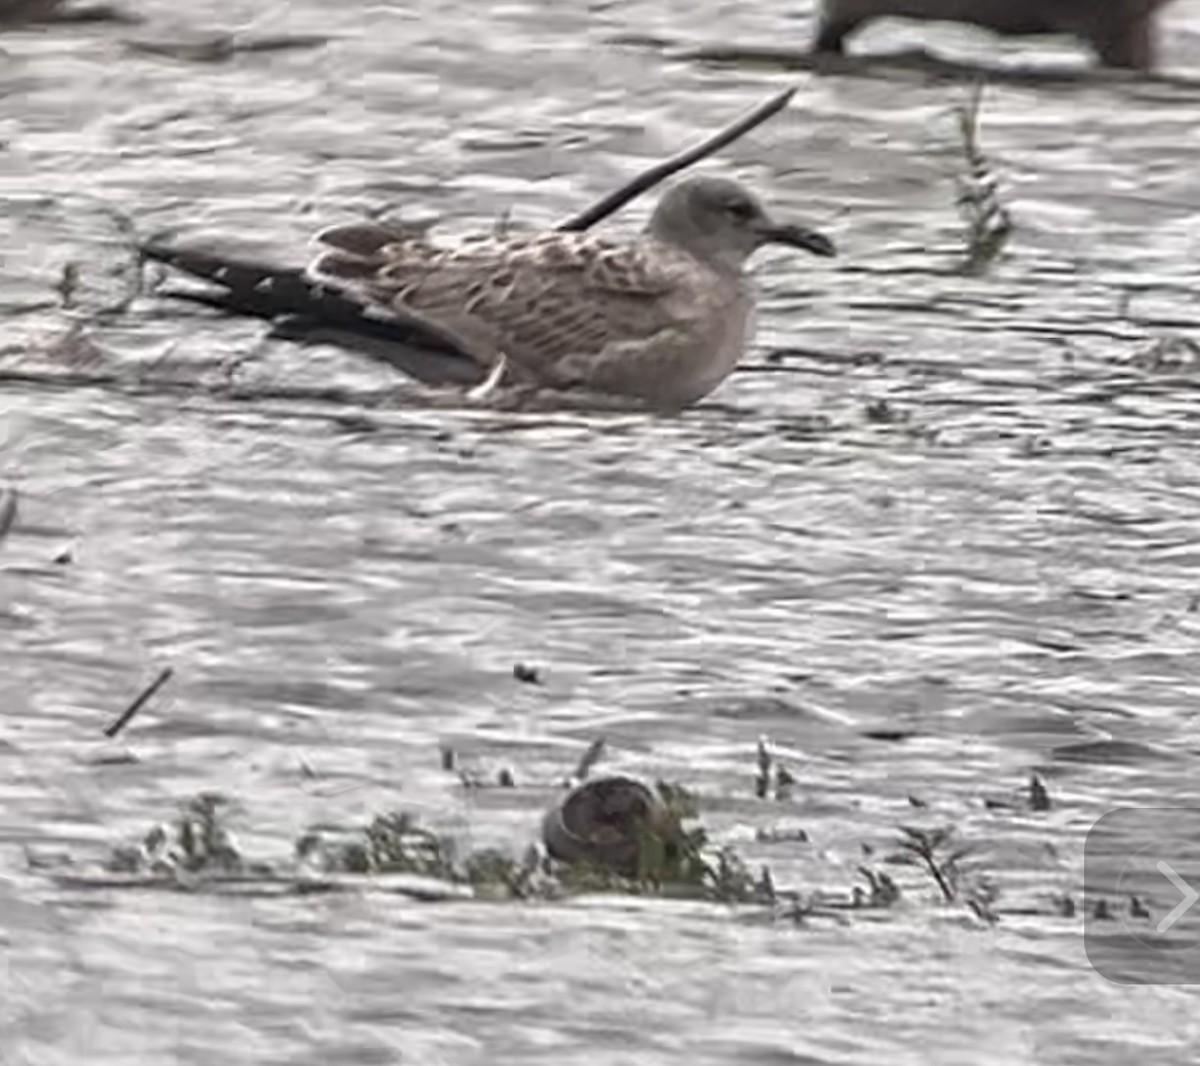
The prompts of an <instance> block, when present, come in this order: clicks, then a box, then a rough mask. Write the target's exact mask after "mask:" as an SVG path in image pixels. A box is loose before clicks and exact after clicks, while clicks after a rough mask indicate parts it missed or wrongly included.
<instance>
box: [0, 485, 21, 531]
mask: <svg viewBox="0 0 1200 1066" xmlns="http://www.w3.org/2000/svg"><path fill="white" fill-rule="evenodd" d="M16 520H17V490H16V489H0V540H3V539H4V538H5V537H7V536H8V532H9V530H10V529H12V527H13V523H14V522H15V521H16Z"/></svg>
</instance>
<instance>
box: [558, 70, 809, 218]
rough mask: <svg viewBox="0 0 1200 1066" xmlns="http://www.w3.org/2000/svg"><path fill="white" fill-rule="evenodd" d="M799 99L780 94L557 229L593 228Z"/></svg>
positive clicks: (791, 91)
mask: <svg viewBox="0 0 1200 1066" xmlns="http://www.w3.org/2000/svg"><path fill="white" fill-rule="evenodd" d="M795 95H796V86H793V87H792V88H790V89H784V90H783V91H782V92H779V93H776V94H775V95H774V96H772V97H771V98H770V99H769V100H765V101H763V102H762V103H761V104H759V105H758V107H756V108H755V109H754V110H753V111H750V112H748V113H747V114H745V115H743V116H742V117H741V118H740V119H738V120H737V121H736V122H733V123H731V124H730V125H728V126H726V127H725V128H724V129H723V130H721V131H720V132H719V133H716V134H714V135H713V136H712V137H709V138H708V139H707V140H704V141H701V142H700V143H699V144H697V145H695V146H694V147H692V148H687V149H685V150H684V151H682V152H679V153H678V154H676V155H673V156H671V157H670V158H669V159H664V160H663V161H662V162H661V163H655V164H654V166H652V167H650V168H649V169H648V170H643V171H642V173H640V174H639V175H638V176H637V177H635V178H633V179H632V180H631V181H627V182H626V183H625V184H624V185H622V186H621V187H620V188H619V189H614V190H613V191H612V192H610V193H609V194H608V195H607V196H604V197H602V198H601V199H599V200H597V201H596V202H595V203H594V204H592V205H591V206H590V207H585V208H584V209H583V210H582V211H580V212H579V213H578V214H575V215H572V216H571V217H570V218H569V219H567V220H566V221H565V222H562V223H560V224H559V225H558V226H557V227H556V228H557V229H559V230H563V231H579V230H585V229H589V228H591V227H592V226H594V225H595V224H596V223H597V222H600V221H601V220H602V219H605V218H608V216H609V215H611V214H613V213H615V212H616V211H619V210H620V209H621V208H622V207H624V206H625V205H626V204H627V203H629V201H630V200H632V199H633V198H634V197H635V196H639V195H641V194H642V193H644V192H645V191H646V190H647V189H652V188H653V187H654V186H655V185H658V184H659V183H660V182H662V181H664V180H666V179H667V178H669V177H670V176H671V175H672V174H677V173H679V171H681V170H683V169H684V168H685V167H690V166H691V165H692V164H693V163H695V162H697V161H699V160H701V159H704V158H705V157H706V156H710V155H712V154H713V153H714V152H718V151H720V150H721V149H722V148H724V147H725V146H726V145H727V144H732V143H733V142H734V141H736V140H737V139H738V138H739V137H741V136H743V135H744V134H746V133H749V132H750V130H752V129H754V128H755V127H756V126H761V125H762V124H763V123H764V122H766V121H767V119H769V118H771V117H772V116H773V115H776V114H778V113H779V112H780V111H782V110H783V109H784V108H785V107H787V105H788V103H789V102H790V101H791V99H792V97H793V96H795Z"/></svg>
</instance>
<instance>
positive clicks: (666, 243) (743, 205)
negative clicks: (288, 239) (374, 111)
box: [307, 176, 835, 407]
mask: <svg viewBox="0 0 1200 1066" xmlns="http://www.w3.org/2000/svg"><path fill="white" fill-rule="evenodd" d="M315 240H316V243H317V245H318V246H319V249H320V250H319V252H318V254H317V256H316V258H315V259H314V260H313V261H312V263H311V264H310V265H309V267H308V270H307V274H308V277H309V278H310V279H311V280H312V281H314V282H316V283H317V284H319V285H321V286H325V287H327V288H329V289H331V290H333V291H334V292H336V293H338V294H339V295H341V296H343V297H345V298H347V299H349V300H351V301H353V302H355V303H358V304H360V305H361V306H363V307H364V308H368V309H370V310H371V311H372V312H373V313H374V314H377V315H382V316H384V317H386V316H387V315H388V314H390V313H394V314H397V315H399V316H400V317H401V318H402V319H403V320H404V321H406V322H416V323H420V324H424V325H428V326H430V327H433V328H434V329H436V330H437V331H438V332H439V333H441V334H442V335H444V336H448V337H449V338H450V339H451V340H452V341H453V343H454V346H455V347H456V348H458V349H459V350H460V351H462V352H464V353H466V354H467V355H469V356H470V357H471V358H472V359H473V360H474V361H475V362H477V363H478V364H479V365H480V366H481V367H483V368H485V369H486V370H487V371H488V376H487V379H486V381H485V382H484V385H483V386H482V387H481V388H480V389H479V390H477V392H476V395H483V394H486V393H488V392H490V391H491V390H492V389H494V388H496V387H498V386H499V385H500V383H501V382H503V381H506V380H507V381H511V382H512V383H513V384H525V385H531V386H534V387H537V388H543V389H547V388H548V389H562V390H566V389H581V390H585V391H588V392H595V393H607V394H613V395H617V396H624V397H630V398H633V399H637V400H641V401H645V402H647V403H649V404H653V405H656V406H664V407H682V406H686V405H688V404H691V403H694V402H695V401H697V400H699V399H700V398H702V397H704V396H706V395H707V394H708V393H710V392H711V391H712V390H713V389H715V388H716V387H717V386H718V385H719V384H720V383H721V382H722V381H723V380H724V379H725V378H726V377H728V375H729V374H730V373H731V372H732V371H733V369H734V367H735V366H736V365H737V363H738V361H739V360H740V359H741V357H742V355H743V353H744V352H745V349H746V345H747V342H748V340H749V339H750V337H751V334H752V330H753V317H754V294H753V290H752V288H751V285H750V282H749V279H748V278H747V276H746V274H745V269H744V268H745V264H746V261H747V260H748V259H749V257H750V256H751V255H752V254H753V253H754V252H755V251H756V250H757V249H759V248H760V247H762V246H763V245H765V244H768V243H778V244H785V245H791V246H793V247H795V248H801V249H804V250H806V251H808V252H811V253H813V254H815V255H821V256H830V255H833V254H835V249H834V245H833V242H832V241H830V240H829V238H828V237H826V236H824V235H823V234H821V233H818V232H817V231H815V230H813V229H811V228H809V227H807V226H802V225H798V224H794V223H790V224H785V223H780V222H776V221H775V220H773V219H772V218H771V217H770V216H769V215H768V213H767V211H766V209H765V208H764V207H763V205H762V203H761V202H760V200H759V199H758V197H756V196H755V195H754V194H753V193H751V192H750V191H749V190H748V189H746V188H745V187H743V186H742V185H740V184H738V183H737V182H735V181H732V180H730V179H728V178H720V177H713V176H696V177H691V178H688V179H685V180H682V181H680V182H678V183H677V184H676V185H674V186H672V187H671V188H670V189H668V190H667V192H666V193H665V194H664V195H663V197H662V199H661V200H660V201H659V203H658V205H657V207H656V208H655V210H654V212H653V214H652V215H651V217H650V221H649V223H648V225H647V226H646V228H645V229H644V230H643V231H642V233H641V234H640V235H639V236H638V237H637V238H636V239H634V240H632V241H625V242H622V241H618V240H614V239H613V238H611V237H605V236H601V235H595V234H591V233H576V232H565V231H561V230H551V231H542V232H528V233H513V232H511V231H509V232H503V233H494V234H488V235H477V236H468V237H465V238H462V239H460V240H459V241H458V242H457V243H455V244H452V245H440V244H436V243H434V242H432V241H431V240H429V239H428V234H427V233H419V234H415V235H414V234H412V233H407V234H406V233H404V232H401V231H397V230H394V229H389V228H388V227H386V226H380V225H377V224H373V223H354V224H350V225H343V226H335V227H333V228H331V229H327V230H324V231H323V232H321V233H319V234H318V235H317V237H316V238H315Z"/></svg>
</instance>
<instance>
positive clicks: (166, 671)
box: [104, 666, 175, 740]
mask: <svg viewBox="0 0 1200 1066" xmlns="http://www.w3.org/2000/svg"><path fill="white" fill-rule="evenodd" d="M174 673H175V670H174V668H173V667H170V666H164V667H163V669H162V670H161V671H160V672H159V675H158V677H156V678H155V679H154V680H153V681H151V682H150V684H149V685H147V686H146V687H145V688H144V689H142V691H141V692H140V693H139V694H138V696H137V697H136V698H135V699H134V701H133V702H132V703H131V704H130V705H129V706H128V707H126V708H125V710H124V711H122V712H121V715H120V717H119V718H117V719H116V720H115V721H113V722H112V724H110V725H109V726H107V727H106V728H105V730H104V735H105V736H106V737H108V738H109V739H110V740H111V739H112V738H113V737H115V736H116V735H117V734H118V733H119V732H121V730H122V729H124V728H125V727H126V726H127V725H128V724H129V722H130V720H131V719H132V718H133V716H134V715H135V714H137V713H138V711H140V710H141V709H142V708H143V707H145V706H146V704H147V703H149V702H150V700H151V699H152V698H153V696H154V694H155V693H156V692H157V691H158V690H159V689H160V688H162V687H163V685H165V684H166V683H167V682H168V681H170V680H171V676H172V675H173V674H174Z"/></svg>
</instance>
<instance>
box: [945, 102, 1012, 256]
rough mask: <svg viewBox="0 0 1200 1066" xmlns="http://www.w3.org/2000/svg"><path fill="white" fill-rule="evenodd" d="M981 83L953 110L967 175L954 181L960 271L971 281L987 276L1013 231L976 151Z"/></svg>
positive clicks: (987, 166)
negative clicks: (962, 236) (962, 246)
mask: <svg viewBox="0 0 1200 1066" xmlns="http://www.w3.org/2000/svg"><path fill="white" fill-rule="evenodd" d="M982 101H983V83H982V82H979V83H977V84H976V85H975V87H974V88H973V89H972V90H971V96H970V98H969V99H968V101H967V103H966V104H965V105H964V106H962V107H959V108H957V109H956V112H957V115H958V126H959V134H960V136H961V137H962V154H963V160H964V162H965V163H966V172H965V173H964V174H961V175H959V176H958V178H957V185H958V197H957V199H956V201H955V203H956V205H957V207H958V211H959V214H960V215H962V217H963V221H964V222H965V223H966V227H967V232H966V243H967V254H966V258H965V260H964V261H963V264H962V271H963V273H965V274H969V275H971V276H973V277H979V276H982V275H984V274H986V273H987V272H988V270H989V269H990V268H991V266H992V264H993V263H994V262H995V261H996V260H997V259H998V258H999V257H1000V253H1001V252H1002V251H1004V246H1005V245H1006V244H1007V243H1008V239H1009V237H1010V236H1012V232H1013V229H1014V228H1015V227H1014V224H1013V220H1012V215H1010V214H1009V212H1008V209H1007V208H1006V207H1005V206H1004V203H1003V202H1002V201H1001V199H1000V186H999V183H998V182H997V181H996V177H995V175H994V174H993V173H992V169H991V165H990V164H989V163H988V161H987V157H986V156H984V154H983V151H982V149H981V148H980V147H979V107H980V104H981V103H982Z"/></svg>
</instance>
